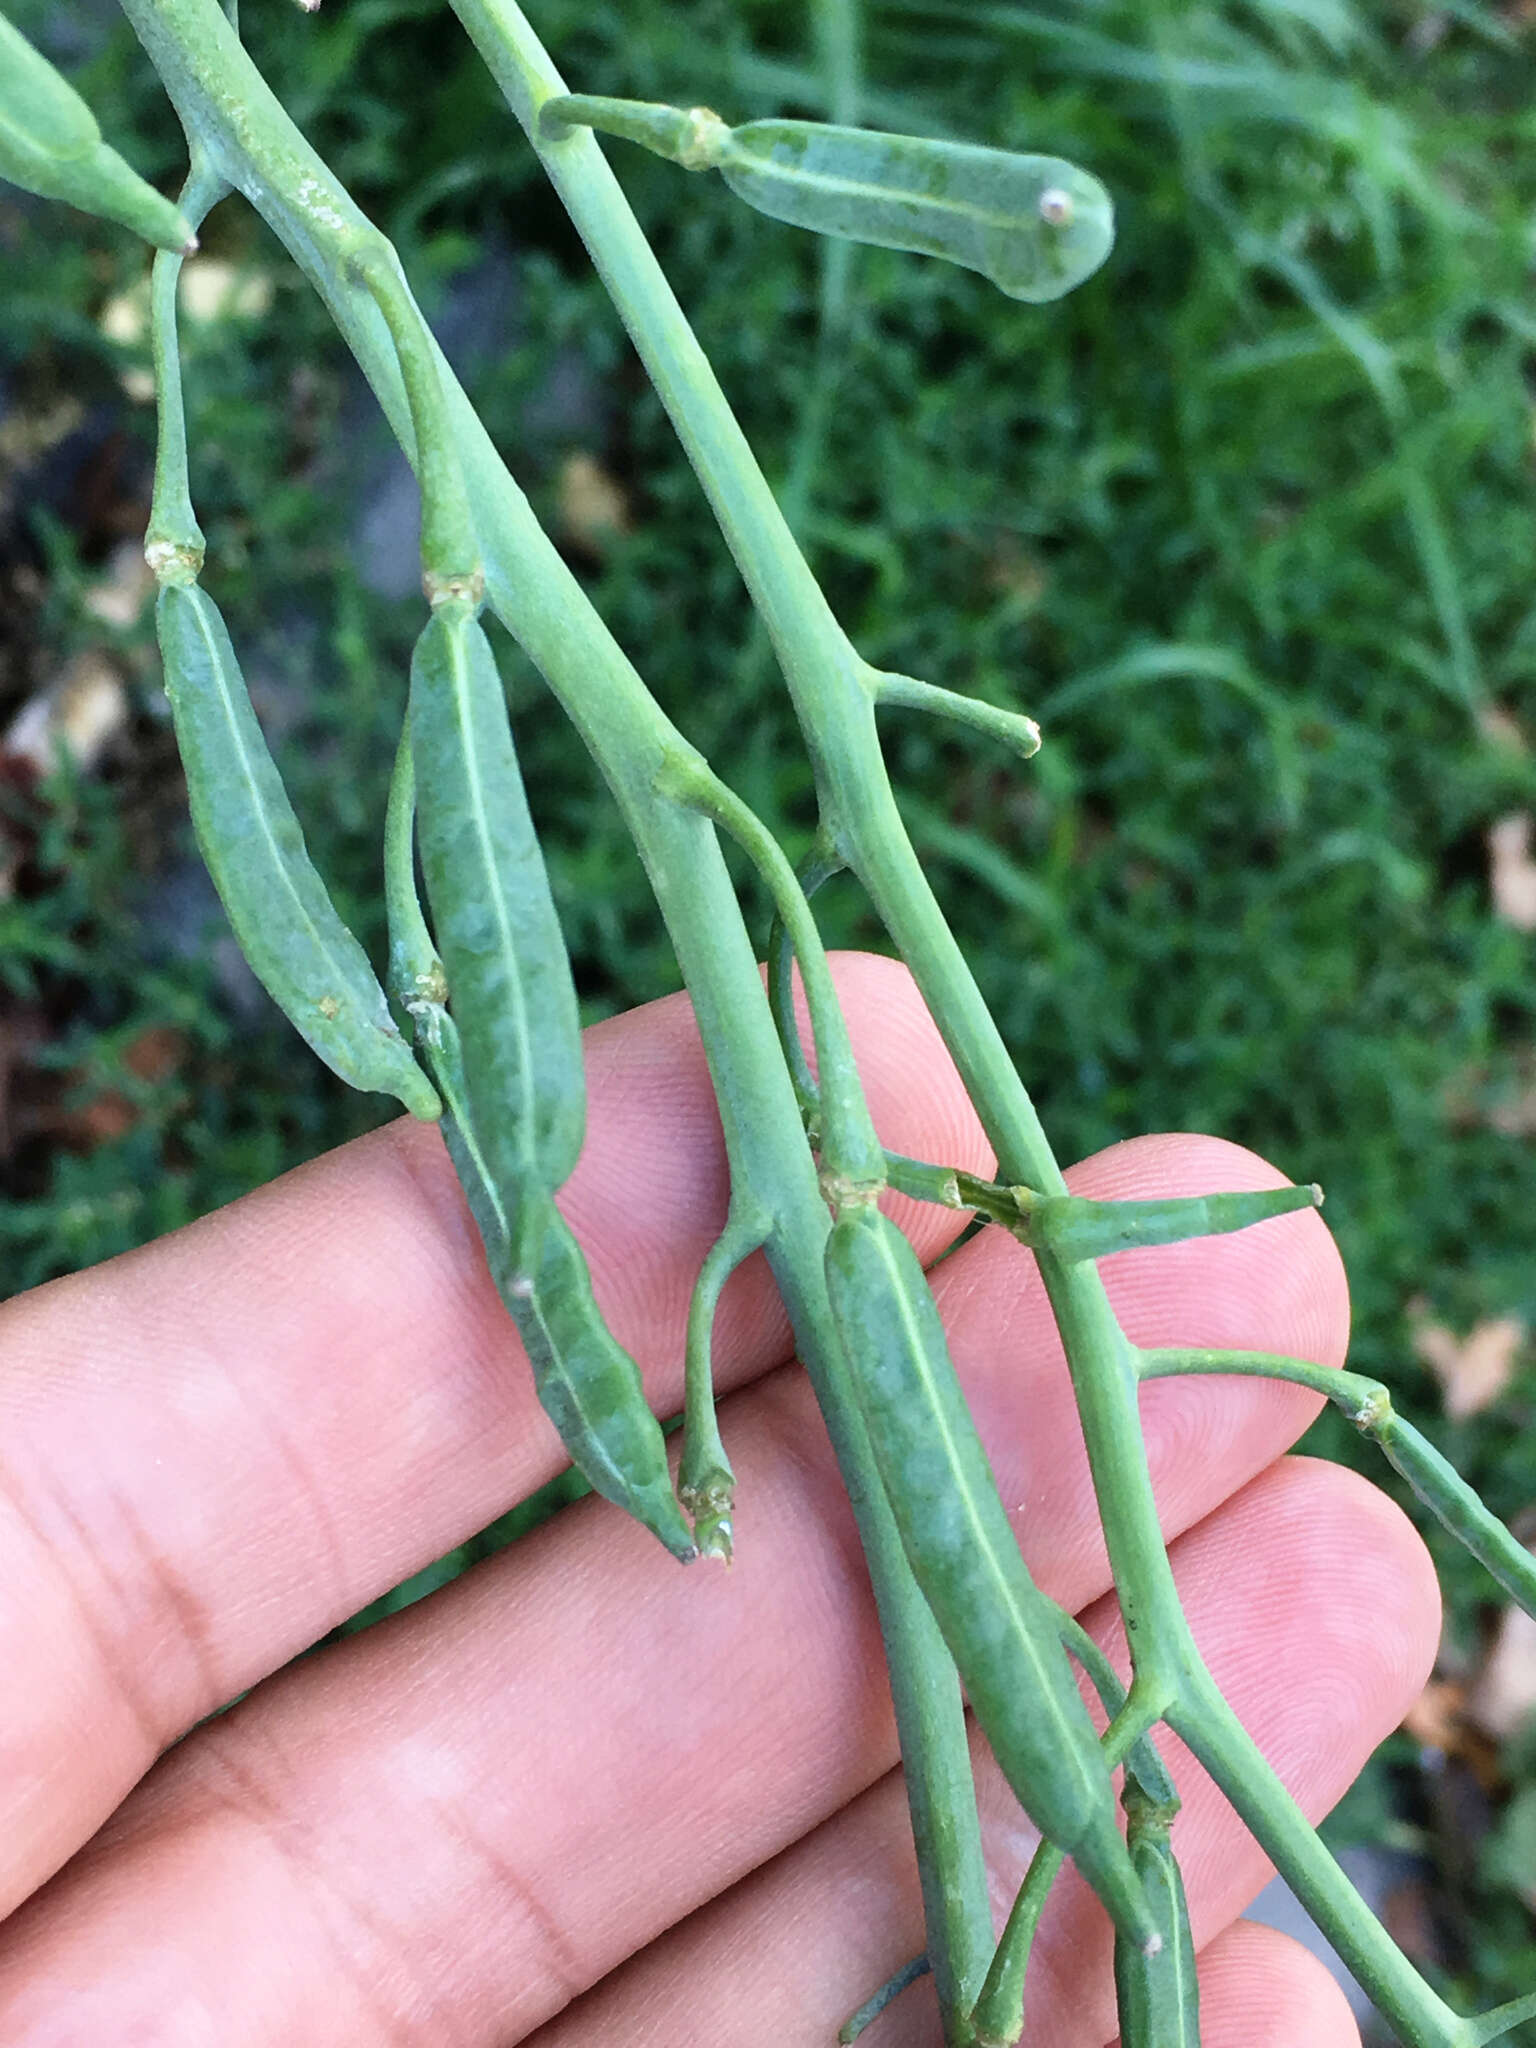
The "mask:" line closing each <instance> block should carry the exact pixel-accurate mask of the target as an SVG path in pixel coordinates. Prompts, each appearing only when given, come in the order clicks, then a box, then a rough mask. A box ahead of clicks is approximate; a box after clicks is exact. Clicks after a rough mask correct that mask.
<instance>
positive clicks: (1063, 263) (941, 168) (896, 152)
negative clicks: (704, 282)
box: [713, 121, 1115, 304]
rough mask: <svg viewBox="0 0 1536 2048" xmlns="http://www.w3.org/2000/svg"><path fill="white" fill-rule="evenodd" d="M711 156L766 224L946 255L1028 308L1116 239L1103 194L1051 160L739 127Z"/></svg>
mask: <svg viewBox="0 0 1536 2048" xmlns="http://www.w3.org/2000/svg"><path fill="white" fill-rule="evenodd" d="M713 161H714V165H715V168H716V169H717V170H718V171H719V172H720V175H721V176H722V177H723V178H724V179H725V182H726V183H727V184H728V185H729V186H730V188H731V190H732V191H733V192H735V193H736V194H737V195H738V196H739V197H740V198H742V199H745V200H746V201H747V203H748V204H749V205H751V206H755V207H756V208H757V209H758V211H759V212H761V213H767V214H771V215H772V216H773V218H774V219H775V220H783V221H789V222H790V223H791V224H792V225H794V226H795V227H802V228H813V229H815V230H816V232H817V233H819V234H823V235H840V236H845V237H847V238H848V239H849V240H851V241H855V242H873V243H876V244H878V245H879V246H880V247H881V248H885V249H911V250H915V251H917V252H918V253H920V254H922V255H925V256H942V257H946V258H947V259H948V260H949V261H950V262H951V263H959V264H962V265H964V267H965V268H966V269H968V270H979V271H980V272H981V274H982V275H983V276H984V277H987V278H990V279H991V281H992V283H993V284H995V285H996V286H997V288H998V289H999V291H1002V292H1005V293H1006V294H1007V295H1008V297H1009V298H1013V299H1027V300H1029V301H1030V302H1031V303H1034V304H1040V303H1043V302H1044V301H1046V300H1049V299H1059V298H1061V297H1062V296H1063V295H1064V294H1065V293H1067V292H1069V291H1071V290H1072V288H1073V286H1074V285H1078V284H1081V283H1082V281H1083V279H1084V278H1086V277H1091V276H1092V274H1093V273H1094V271H1096V270H1097V269H1098V267H1099V265H1100V264H1101V263H1102V262H1103V261H1104V259H1105V257H1106V256H1107V255H1108V254H1109V251H1110V247H1111V245H1112V244H1113V242H1114V235H1115V230H1114V209H1113V207H1112V206H1111V204H1110V198H1109V194H1108V193H1107V192H1106V191H1105V190H1104V187H1103V186H1102V185H1101V184H1100V183H1099V181H1098V179H1097V178H1094V177H1091V176H1090V175H1089V173H1088V172H1087V171H1083V170H1079V169H1078V167H1077V165H1076V164H1069V163H1065V162H1063V160H1062V159H1061V158H1060V157H1053V156H1016V155H1014V154H1013V153H1012V152H1011V151H1008V150H1002V149H981V148H977V147H975V146H974V145H972V144H968V143H959V142H938V141H933V140H931V139H929V138H928V137H926V136H915V135H886V134H882V133H881V132H879V131H878V130H876V129H872V128H835V127H831V126H828V125H827V124H825V123H822V122H818V121H749V122H748V123H747V124H746V126H745V127H742V128H732V129H729V130H728V131H727V132H726V134H725V136H724V139H723V140H722V141H721V142H720V143H719V145H718V146H717V149H716V153H715V155H714V158H713Z"/></svg>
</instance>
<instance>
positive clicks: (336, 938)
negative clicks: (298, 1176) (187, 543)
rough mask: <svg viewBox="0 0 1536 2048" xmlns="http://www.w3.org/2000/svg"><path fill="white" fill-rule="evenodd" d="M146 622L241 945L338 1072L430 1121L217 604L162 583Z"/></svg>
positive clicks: (432, 1097) (426, 1098) (210, 858)
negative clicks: (309, 845) (151, 627)
mask: <svg viewBox="0 0 1536 2048" xmlns="http://www.w3.org/2000/svg"><path fill="white" fill-rule="evenodd" d="M155 624H156V627H157V629H158V631H159V636H160V651H161V655H162V657H163V659H164V662H165V693H166V695H167V697H168V698H169V699H170V703H171V714H172V717H173V719H174V721H175V727H176V744H177V746H178V747H179V748H180V750H181V759H182V765H183V766H184V768H185V770H186V776H187V797H188V801H189V803H190V806H191V811H192V826H193V830H194V831H195V832H196V834H197V843H198V845H199V847H201V849H202V854H203V859H204V860H205V861H206V862H207V864H208V872H209V873H210V874H211V875H212V877H213V882H214V887H215V888H216V889H217V890H218V892H219V897H220V900H221V901H222V903H223V905H224V908H225V911H226V912H227V913H228V916H229V921H230V924H231V926H232V927H233V929H234V934H235V937H236V938H237V939H238V940H239V942H240V949H241V951H242V952H243V953H244V954H245V957H246V959H247V960H248V961H249V962H250V963H251V967H252V969H253V970H254V972H255V974H256V977H257V979H258V980H259V981H260V982H261V984H262V986H263V987H264V988H265V989H266V990H267V993H268V994H269V995H270V996H271V997H272V1000H273V1001H274V1002H275V1003H276V1004H277V1005H278V1007H279V1008H280V1009H281V1010H282V1011H283V1013H284V1014H285V1015H286V1016H287V1017H288V1019H289V1021H290V1022H291V1023H292V1024H293V1025H294V1026H295V1027H296V1029H297V1030H298V1031H299V1033H300V1034H301V1035H302V1036H303V1037H304V1038H305V1039H307V1040H308V1042H309V1044H310V1045H311V1046H313V1048H314V1050H315V1051H316V1052H317V1053H318V1054H319V1055H320V1057H321V1059H323V1060H324V1061H325V1063H326V1065H327V1066H328V1067H329V1068H330V1069H331V1070H332V1072H333V1073H337V1074H339V1075H340V1076H341V1078H342V1080H343V1081H346V1082H348V1083H350V1085H351V1086H352V1087H354V1088H364V1089H377V1090H378V1091H379V1092H381V1093H383V1094H386V1095H394V1096H397V1097H398V1098H399V1100H400V1101H401V1102H403V1103H404V1104H405V1106H406V1108H407V1109H408V1110H410V1111H411V1113H412V1114H413V1115H414V1116H420V1117H427V1118H431V1117H436V1116H437V1115H439V1114H440V1110H441V1105H440V1104H439V1102H438V1099H437V1094H436V1091H435V1090H434V1089H433V1087H432V1084H431V1082H430V1081H429V1080H428V1079H427V1077H426V1075H425V1074H424V1073H423V1072H422V1071H421V1069H420V1068H419V1067H418V1066H417V1064H416V1062H415V1060H414V1059H413V1058H412V1057H411V1053H410V1049H409V1047H408V1046H407V1045H406V1043H405V1041H404V1039H403V1038H402V1037H401V1036H400V1033H399V1032H398V1031H397V1030H396V1028H395V1023H394V1019H393V1018H392V1017H391V1016H390V1014H389V1005H388V1003H387V1002H386V1001H385V999H384V991H383V989H382V988H380V986H379V984H378V981H377V979H376V977H375V975H374V972H373V969H372V968H371V967H370V966H369V964H368V956H367V954H366V953H364V951H363V949H362V947H361V946H360V945H359V944H358V942H357V940H356V939H355V938H354V937H353V935H352V933H351V932H350V931H348V929H347V927H346V926H345V925H344V924H343V923H342V921H341V919H340V917H339V916H338V915H337V912H336V907H335V905H334V904H333V903H332V901H331V899H330V896H329V894H328V893H327V891H326V887H325V884H324V882H322V881H321V879H320V877H319V875H318V874H317V873H316V871H315V868H314V865H313V863H312V862H311V860H310V858H309V854H308V851H307V850H306V848H305V845H304V835H303V833H302V831H301V830H300V828H299V821H298V819H297V818H296V817H295V816H294V813H293V806H292V805H291V804H290V803H289V801H288V793H287V791H286V790H285V789H284V788H283V784H282V778H281V777H280V776H279V774H278V772H277V765H276V763H275V762H274V761H273V759H272V756H271V755H270V753H268V751H267V744H266V741H265V740H264V739H263V737H262V732H261V727H260V726H259V725H258V724H257V722H256V714H255V712H254V711H253V710H252V709H251V700H250V697H249V696H248V695H247V693H246V688H245V682H244V679H243V678H242V676H241V674H240V665H239V663H238V662H237V661H236V659H235V650H234V648H233V647H232V646H231V644H230V639H229V634H228V631H227V630H226V628H225V625H224V621H223V619H222V618H221V617H220V616H219V612H218V607H217V606H216V605H215V604H214V603H213V600H212V599H211V598H210V597H209V596H208V595H207V594H206V593H205V592H204V591H202V590H199V589H198V588H197V586H196V585H195V584H176V583H169V584H166V585H164V586H163V587H162V589H161V592H160V596H159V599H158V601H157V603H156V606H155Z"/></svg>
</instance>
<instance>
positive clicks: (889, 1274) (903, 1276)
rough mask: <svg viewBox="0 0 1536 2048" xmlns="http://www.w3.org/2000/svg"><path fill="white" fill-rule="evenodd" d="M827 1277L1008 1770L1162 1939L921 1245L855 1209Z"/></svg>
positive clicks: (890, 1484) (1120, 1907) (874, 1419)
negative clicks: (1002, 1496) (976, 1416)
mask: <svg viewBox="0 0 1536 2048" xmlns="http://www.w3.org/2000/svg"><path fill="white" fill-rule="evenodd" d="M826 1274H827V1287H828V1292H829V1295H830V1298H831V1305H832V1314H833V1318H834V1320H835V1322H836V1324H837V1327H838V1332H839V1335H840V1336H841V1337H842V1339H843V1343H844V1345H845V1347H846V1349H847V1351H848V1355H849V1358H850V1360H851V1361H852V1362H853V1364H854V1372H853V1382H854V1390H855V1394H856V1397H857V1400H858V1404H859V1409H860V1412H861V1414H862V1415H863V1418H864V1423H865V1427H866V1428H867V1429H868V1431H869V1436H870V1442H871V1446H872V1448H873V1450H874V1454H875V1461H876V1463H877V1465H878V1466H879V1468H880V1474H881V1477H882V1479H883V1480H884V1481H885V1488H886V1493H887V1495H888V1496H889V1499H890V1504H891V1511H892V1513H893V1515H894V1516H895V1518H896V1523H897V1527H898V1529H899V1530H900V1533H901V1540H902V1547H903V1548H904V1549H905V1551H906V1554H907V1560H908V1562H909V1564H910V1565H911V1567H912V1574H913V1577H914V1578H915V1579H916V1580H917V1583H918V1585H919V1586H920V1587H921V1588H922V1591H923V1594H924V1596H925V1598H926V1599H927V1601H928V1604H929V1606H930V1607H931V1608H932V1610H933V1615H934V1619H935V1620H936V1621H937V1622H938V1625H939V1629H940V1631H941V1633H942V1634H943V1637H944V1640H945V1642H946V1643H947V1644H948V1646H949V1651H950V1654H951V1656H952V1657H953V1658H954V1660H955V1665H956V1668H957V1669H958V1671H959V1673H960V1676H961V1678H962V1680H963V1681H964V1683H965V1686H966V1690H967V1691H968V1692H969V1694H970V1697H971V1705H972V1707H973V1708H974V1710H975V1714H976V1718H977V1720H978V1721H979V1722H980V1723H981V1726H982V1728H983V1730H984V1731H985V1733H986V1735H987V1739H988V1740H989V1741H990V1742H991V1744H992V1748H993V1751H994V1752H995V1754H996V1756H997V1761H998V1764H999V1766H1000V1768H1001V1770H1002V1772H1003V1775H1004V1777H1005V1778H1006V1779H1007V1780H1008V1782H1009V1784H1010V1785H1011V1786H1012V1788H1013V1790H1014V1793H1015V1795H1016V1796H1017V1798H1018V1800H1019V1803H1020V1804H1021V1805H1022V1806H1023V1807H1024V1809H1025V1811H1026V1812H1027V1813H1028V1814H1029V1816H1030V1818H1031V1819H1032V1820H1033V1821H1034V1822H1035V1825H1036V1826H1037V1827H1038V1828H1039V1829H1040V1831H1041V1833H1042V1834H1044V1835H1046V1836H1047V1837H1048V1838H1049V1839H1050V1840H1051V1841H1053V1842H1055V1843H1057V1844H1058V1845H1059V1846H1060V1847H1061V1848H1063V1849H1065V1850H1066V1851H1067V1852H1068V1853H1069V1854H1070V1855H1071V1856H1072V1857H1073V1859H1074V1860H1075V1862H1076V1863H1077V1865H1078V1868H1079V1869H1080V1870H1081V1871H1082V1873H1083V1876H1084V1877H1085V1878H1086V1879H1087V1880H1088V1882H1089V1883H1090V1884H1091V1885H1092V1886H1093V1889H1094V1890H1095V1891H1096V1892H1097V1893H1098V1895H1099V1897H1100V1898H1101V1899H1102V1900H1103V1902H1104V1904H1105V1906H1106V1908H1107V1909H1108V1911H1109V1912H1110V1914H1111V1916H1112V1918H1113V1919H1114V1921H1115V1924H1116V1925H1117V1926H1118V1927H1123V1928H1124V1929H1126V1930H1127V1932H1128V1933H1129V1935H1130V1937H1131V1938H1132V1939H1133V1940H1135V1941H1146V1940H1149V1939H1150V1938H1151V1937H1152V1935H1153V1933H1154V1932H1155V1930H1154V1929H1153V1926H1152V1924H1151V1921H1150V1918H1149V1915H1148V1911H1147V1906H1146V1902H1145V1900H1144V1899H1143V1898H1142V1896H1141V1890H1140V1886H1139V1885H1138V1884H1137V1881H1136V1877H1135V1874H1134V1872H1133V1871H1132V1869H1131V1864H1130V1858H1129V1855H1128V1853H1127V1851H1126V1846H1125V1843H1124V1841H1123V1840H1122V1838H1121V1835H1120V1830H1119V1827H1118V1825H1117V1824H1116V1818H1115V1795H1114V1787H1113V1784H1112V1782H1111V1778H1110V1774H1109V1770H1108V1767H1107V1766H1106V1764H1105V1762H1104V1758H1103V1755H1102V1753H1101V1752H1100V1749H1099V1741H1098V1736H1097V1734H1096V1733H1095V1731H1094V1726H1093V1722H1092V1721H1091V1720H1090V1719H1089V1716H1088V1709H1087V1708H1086V1706H1085V1705H1084V1704H1083V1701H1082V1697H1081V1695H1080V1694H1079V1692H1078V1690H1077V1686H1076V1684H1075V1682H1074V1680H1073V1677H1072V1670H1071V1666H1070V1664H1069V1663H1068V1661H1067V1655H1066V1652H1065V1650H1064V1649H1063V1648H1062V1645H1061V1641H1060V1635H1059V1620H1058V1610H1057V1609H1056V1607H1055V1605H1054V1603H1053V1602H1051V1601H1050V1600H1048V1599H1047V1598H1046V1597H1045V1595H1044V1594H1043V1593H1041V1591H1040V1590H1039V1588H1038V1587H1037V1586H1036V1584H1035V1582H1034V1580H1033V1579H1032V1578H1031V1577H1030V1574H1029V1568H1028V1566H1027V1565H1026V1564H1025V1562H1024V1559H1023V1557H1022V1556H1021V1555H1020V1552H1019V1546H1018V1544H1017V1542H1016V1541H1015V1539H1014V1534H1013V1530H1012V1528H1011V1527H1010V1525H1009V1521H1008V1517H1007V1514H1006V1513H1005V1511H1004V1509H1003V1505H1002V1502H1001V1501H1000V1500H999V1499H998V1494H997V1482H996V1480H995V1479H994V1478H993V1476H992V1470H991V1467H990V1465H989V1464H988V1462H987V1455H986V1452H985V1451H984V1450H983V1449H982V1445H981V1439H980V1438H979V1437H978V1436H977V1434H976V1427H975V1424H974V1423H973V1422H972V1420H971V1416H970V1411H969V1409H968V1408H967V1407H966V1404H965V1396H964V1394H963V1393H962V1392H961V1389H960V1382H959V1380H958V1378H957V1376H956V1374H955V1369H954V1365H953V1363H952V1361H951V1359H950V1356H949V1347H948V1343H947V1340H946V1338H945V1335H944V1325H943V1323H942V1322H941V1321H940V1319H939V1312H938V1309H937V1307H936V1306H935V1303H934V1300H933V1296H932V1294H931V1293H930V1291H929V1288H928V1283H927V1281H926V1280H925V1278H924V1277H923V1269H922V1266H921V1264H920V1263H919V1261H918V1257H917V1254H916V1253H915V1252H914V1251H913V1249H912V1247H911V1245H909V1244H908V1242H907V1240H906V1239H905V1238H904V1237H903V1236H902V1234H901V1232H900V1231H899V1230H898V1229H897V1228H896V1226H895V1224H893V1223H892V1222H891V1221H890V1220H889V1218H887V1217H885V1216H882V1215H881V1214H880V1212H879V1210H878V1209H876V1208H874V1207H873V1206H860V1207H853V1206H850V1207H848V1208H846V1209H844V1210H843V1212H842V1213H841V1214H840V1215H839V1216H838V1218H837V1220H836V1222H835V1223H834V1224H833V1226H832V1230H831V1234H830V1236H829V1238H828V1240H827V1251H826Z"/></svg>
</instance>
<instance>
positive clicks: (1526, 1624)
mask: <svg viewBox="0 0 1536 2048" xmlns="http://www.w3.org/2000/svg"><path fill="white" fill-rule="evenodd" d="M1533 1710H1536V1620H1533V1619H1532V1617H1531V1616H1530V1615H1529V1614H1527V1613H1526V1612H1525V1610H1524V1608H1522V1607H1506V1608H1505V1609H1504V1611H1503V1613H1502V1614H1501V1615H1500V1616H1499V1620H1498V1624H1497V1626H1496V1628H1495V1629H1494V1633H1493V1637H1492V1639H1491V1641H1490V1642H1489V1645H1488V1653H1487V1655H1486V1657H1485V1658H1484V1660H1483V1668H1482V1670H1481V1671H1480V1672H1479V1673H1478V1675H1477V1679H1476V1682H1475V1683H1474V1684H1473V1686H1472V1688H1471V1690H1470V1692H1469V1693H1468V1695H1467V1712H1468V1714H1469V1715H1470V1716H1471V1718H1472V1719H1473V1720H1474V1721H1475V1722H1476V1723H1477V1725H1478V1727H1479V1728H1482V1729H1485V1730H1486V1731H1487V1733H1488V1734H1490V1735H1492V1736H1496V1737H1497V1738H1498V1740H1499V1741H1500V1742H1504V1741H1507V1740H1508V1739H1509V1737H1510V1736H1511V1735H1513V1734H1514V1733H1515V1731H1516V1730H1517V1729H1518V1728H1520V1727H1521V1726H1522V1725H1523V1724H1524V1722H1525V1721H1526V1720H1528V1719H1529V1717H1530V1715H1531V1713H1532V1712H1533Z"/></svg>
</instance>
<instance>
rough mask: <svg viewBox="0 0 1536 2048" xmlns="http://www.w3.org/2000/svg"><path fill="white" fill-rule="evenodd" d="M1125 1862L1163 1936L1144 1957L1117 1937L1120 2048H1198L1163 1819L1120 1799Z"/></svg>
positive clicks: (1179, 1885)
mask: <svg viewBox="0 0 1536 2048" xmlns="http://www.w3.org/2000/svg"><path fill="white" fill-rule="evenodd" d="M1126 1812H1127V1814H1128V1815H1129V1818H1130V1846H1131V1861H1132V1863H1133V1864H1134V1865H1135V1868H1136V1875H1137V1877H1138V1878H1139V1879H1140V1880H1141V1883H1142V1887H1143V1889H1144V1890H1145V1893H1146V1896H1147V1898H1148V1899H1149V1900H1150V1902H1151V1905H1152V1911H1153V1913H1154V1915H1155V1916H1156V1919H1157V1924H1158V1930H1159V1932H1160V1933H1161V1935H1162V1947H1161V1948H1160V1949H1159V1950H1158V1952H1157V1954H1156V1955H1151V1956H1149V1955H1146V1954H1144V1953H1143V1951H1142V1950H1141V1949H1140V1948H1138V1947H1137V1946H1136V1944H1135V1943H1134V1942H1130V1941H1127V1940H1126V1939H1125V1938H1124V1936H1117V1937H1116V1940H1115V1996H1116V1999H1117V2000H1118V2003H1119V2012H1120V2048H1200V1980H1199V1975H1198V1972H1197V1971H1196V1968H1195V1944H1194V1938H1193V1936H1192V1935H1191V1933H1190V1927H1189V1906H1188V1903H1187V1901H1186V1900H1185V1897H1184V1880H1183V1878H1182V1877H1181V1876H1180V1875H1179V1866H1178V1862H1177V1860H1176V1859H1175V1857H1174V1853H1173V1844H1172V1842H1171V1841H1170V1840H1169V1838H1168V1830H1169V1826H1170V1821H1169V1816H1168V1815H1167V1813H1166V1812H1164V1811H1162V1810H1161V1809H1159V1808H1157V1807H1155V1806H1150V1805H1148V1804H1147V1803H1146V1802H1145V1801H1142V1800H1140V1799H1139V1798H1138V1797H1137V1796H1136V1794H1135V1793H1134V1791H1132V1792H1129V1793H1128V1794H1127V1797H1126Z"/></svg>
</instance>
